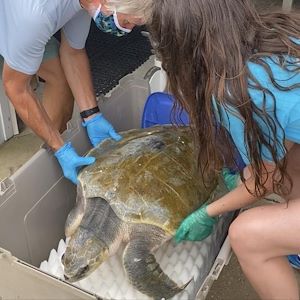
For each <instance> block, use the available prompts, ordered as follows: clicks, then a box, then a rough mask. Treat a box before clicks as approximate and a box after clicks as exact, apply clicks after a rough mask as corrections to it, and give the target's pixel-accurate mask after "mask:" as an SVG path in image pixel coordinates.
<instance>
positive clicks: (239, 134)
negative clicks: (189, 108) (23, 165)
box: [213, 58, 300, 165]
mask: <svg viewBox="0 0 300 300" xmlns="http://www.w3.org/2000/svg"><path fill="white" fill-rule="evenodd" d="M273 59H274V60H273ZM273 59H271V58H267V59H265V61H266V62H267V63H268V65H269V66H270V69H271V70H272V72H273V75H274V78H275V80H276V82H277V83H278V84H279V85H280V86H283V87H289V86H291V85H293V84H299V83H300V73H299V72H298V73H297V72H295V71H294V68H295V66H296V63H297V62H296V60H295V59H293V58H289V60H291V61H293V62H294V64H291V65H290V66H289V71H286V70H284V69H282V68H281V67H280V66H279V65H277V64H276V63H275V62H274V61H276V59H277V58H273ZM248 67H249V70H250V71H251V73H252V74H253V76H254V77H255V78H256V79H257V80H258V81H259V82H260V84H261V85H262V86H263V87H265V88H267V89H268V90H270V91H271V92H272V93H273V95H274V96H275V99H276V109H275V106H274V101H273V99H272V97H271V96H270V95H269V94H267V96H266V111H267V112H268V114H269V115H270V116H272V117H274V112H276V116H277V119H278V122H279V124H280V125H281V127H282V128H283V131H282V130H281V129H280V126H278V124H277V126H276V128H277V137H278V138H279V140H280V141H281V146H283V136H284V133H285V138H286V139H287V140H290V141H292V142H295V143H299V144H300V89H299V88H297V89H293V90H290V91H281V90H279V89H278V88H276V87H275V86H274V85H273V84H272V82H271V80H270V78H269V75H268V74H267V72H266V71H265V70H264V68H263V67H262V66H260V65H258V64H255V63H252V62H249V63H248ZM249 83H250V81H249ZM248 90H249V94H250V97H251V99H252V101H253V102H254V103H255V104H256V106H258V107H259V108H262V106H263V93H262V92H261V91H258V90H256V89H253V88H250V87H249V89H248ZM213 104H214V107H215V108H216V103H215V101H214V100H213ZM220 111H221V118H222V125H223V126H224V127H226V129H227V130H228V131H229V132H230V134H231V136H232V138H233V141H234V143H235V145H236V147H237V149H238V150H239V152H240V154H241V156H242V158H243V160H244V162H245V164H246V165H248V164H250V160H249V157H248V155H247V153H248V151H247V149H248V148H247V145H246V143H245V141H244V128H245V126H244V121H243V120H241V119H240V118H239V117H238V115H237V111H236V110H235V109H234V108H233V107H226V109H225V108H224V107H221V109H220ZM254 118H255V120H256V121H257V122H258V124H259V126H260V127H261V128H262V130H263V132H264V134H265V136H270V137H271V140H272V138H273V137H272V134H271V133H270V128H269V127H268V126H267V125H266V124H265V123H264V122H263V120H261V119H259V118H257V116H254ZM281 146H278V147H277V154H278V157H279V158H281V157H283V156H284V155H285V152H284V148H283V147H281ZM261 155H262V158H263V159H264V160H266V161H272V156H271V153H270V152H269V151H268V149H267V148H266V147H262V153H261Z"/></svg>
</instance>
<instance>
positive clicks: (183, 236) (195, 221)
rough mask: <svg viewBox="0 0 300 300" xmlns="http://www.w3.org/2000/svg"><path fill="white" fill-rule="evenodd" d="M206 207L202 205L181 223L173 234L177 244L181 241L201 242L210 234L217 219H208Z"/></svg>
mask: <svg viewBox="0 0 300 300" xmlns="http://www.w3.org/2000/svg"><path fill="white" fill-rule="evenodd" d="M206 207H207V204H204V205H202V206H201V207H200V208H199V209H197V210H196V211H194V212H193V213H191V214H190V215H189V216H187V217H186V218H185V219H184V220H183V221H182V223H181V224H180V226H179V228H178V229H177V231H176V234H175V241H176V242H177V243H180V242H181V241H183V240H186V241H202V240H204V239H205V238H207V237H208V236H209V235H210V234H211V233H212V231H213V227H214V225H215V223H216V222H217V220H218V218H217V217H210V216H209V215H208V214H207V211H206Z"/></svg>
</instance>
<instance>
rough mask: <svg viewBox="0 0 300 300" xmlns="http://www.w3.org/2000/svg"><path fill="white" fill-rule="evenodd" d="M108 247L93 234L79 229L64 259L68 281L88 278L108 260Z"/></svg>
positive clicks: (69, 244) (72, 238)
mask: <svg viewBox="0 0 300 300" xmlns="http://www.w3.org/2000/svg"><path fill="white" fill-rule="evenodd" d="M108 251H109V249H108V246H107V245H106V244H105V243H104V242H103V241H101V240H99V239H98V238H97V237H96V236H95V235H93V234H92V233H91V232H89V231H87V230H85V229H83V228H79V229H78V230H77V231H76V232H75V233H74V235H73V236H72V237H71V239H70V241H69V243H68V246H67V249H66V252H65V254H64V256H63V258H62V263H63V265H64V275H65V278H66V280H67V281H69V282H75V281H78V280H81V279H83V278H85V277H87V276H88V275H89V274H91V273H92V272H93V271H95V270H96V269H97V268H98V267H99V266H100V264H101V263H102V262H103V261H105V260H106V259H107V258H108Z"/></svg>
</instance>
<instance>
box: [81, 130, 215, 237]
mask: <svg viewBox="0 0 300 300" xmlns="http://www.w3.org/2000/svg"><path fill="white" fill-rule="evenodd" d="M122 136H123V139H122V140H121V141H119V142H115V141H113V140H111V139H109V140H106V141H104V142H103V143H101V144H100V145H99V146H97V147H96V148H94V149H92V150H91V151H90V152H89V154H88V155H90V156H94V157H96V162H95V163H94V164H93V165H91V166H88V167H86V168H84V169H83V170H82V171H81V173H80V175H79V181H80V183H79V184H81V185H82V190H83V196H84V197H85V198H93V197H101V198H103V199H105V200H106V201H107V202H108V203H109V204H110V205H111V207H112V209H113V210H114V211H115V213H116V214H117V216H118V217H119V218H120V219H121V220H123V221H125V222H133V223H144V224H153V225H156V226H159V227H161V228H162V229H164V230H165V231H166V232H168V233H169V234H174V232H175V230H176V228H177V227H178V226H179V223H180V222H181V221H182V219H183V218H184V217H186V216H187V215H188V214H189V213H191V212H192V211H194V210H195V209H196V208H198V207H199V206H201V204H202V203H203V202H205V201H206V200H207V199H208V198H209V196H210V193H211V191H212V190H213V189H214V187H212V188H211V190H207V189H206V188H205V187H204V185H203V184H202V181H201V179H200V177H199V176H198V174H197V172H196V162H195V156H194V151H193V143H192V135H191V132H190V129H189V128H188V127H178V128H177V127H173V126H157V127H152V128H150V129H143V130H130V131H126V132H125V133H124V134H123V135H122Z"/></svg>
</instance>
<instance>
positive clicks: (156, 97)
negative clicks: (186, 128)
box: [141, 92, 245, 172]
mask: <svg viewBox="0 0 300 300" xmlns="http://www.w3.org/2000/svg"><path fill="white" fill-rule="evenodd" d="M173 103H174V98H173V97H172V96H171V95H169V94H167V93H160V92H158V93H153V94H151V95H150V96H149V97H148V99H147V101H146V103H145V107H144V112H143V117H142V124H141V127H142V128H148V127H151V126H155V125H165V124H172V122H173V123H175V124H178V125H188V124H189V116H188V114H187V112H186V111H185V110H182V112H180V111H176V112H175V114H174V115H173V112H172V107H173ZM235 152H236V153H235V160H236V165H237V167H236V168H234V169H233V170H232V171H233V172H235V171H236V170H237V169H238V170H242V169H243V168H244V167H245V163H244V161H243V159H242V157H241V155H240V153H239V152H238V151H237V150H236V151H235Z"/></svg>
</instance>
